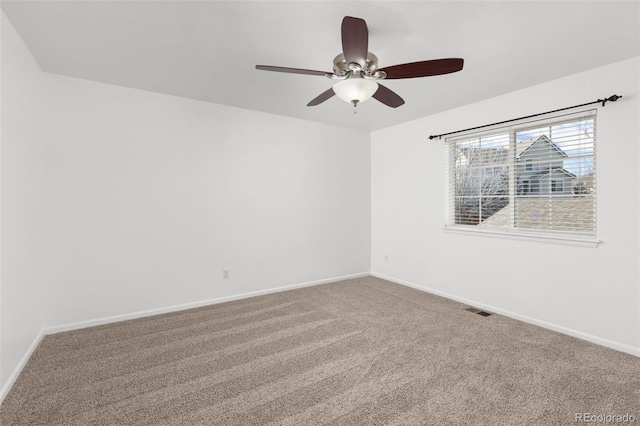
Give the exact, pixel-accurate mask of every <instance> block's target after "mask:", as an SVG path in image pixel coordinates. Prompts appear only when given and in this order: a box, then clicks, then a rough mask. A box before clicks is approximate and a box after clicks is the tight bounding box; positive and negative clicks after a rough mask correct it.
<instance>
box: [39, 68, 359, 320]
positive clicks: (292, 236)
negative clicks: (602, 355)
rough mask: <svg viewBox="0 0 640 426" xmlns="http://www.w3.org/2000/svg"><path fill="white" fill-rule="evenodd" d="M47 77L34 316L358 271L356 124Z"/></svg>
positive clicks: (91, 314)
mask: <svg viewBox="0 0 640 426" xmlns="http://www.w3.org/2000/svg"><path fill="white" fill-rule="evenodd" d="M45 83H46V87H47V94H48V100H49V105H48V108H47V111H48V116H47V117H46V119H45V120H44V126H45V127H46V129H47V135H48V137H47V143H48V144H47V188H46V190H47V221H46V230H47V241H48V243H47V244H48V246H47V248H48V252H49V261H50V263H49V269H48V273H47V286H46V287H47V288H46V292H45V294H46V300H47V303H46V313H45V323H46V325H47V326H49V327H55V326H59V325H64V324H69V323H76V322H83V321H90V320H95V319H100V318H105V317H112V316H118V315H126V314H129V313H134V312H140V311H145V310H152V309H157V308H163V307H167V306H175V305H181V304H185V303H193V302H198V301H203V300H209V299H216V298H221V297H227V296H233V295H238V294H244V293H249V292H255V291H261V290H265V289H270V288H274V287H280V286H287V285H294V284H299V283H305V282H310V281H316V280H321V279H329V278H333V277H341V276H345V275H350V274H357V273H367V272H368V271H369V270H370V236H371V233H370V232H371V231H370V214H371V210H370V135H369V133H368V132H361V131H355V130H348V129H344V128H338V127H333V126H328V125H323V124H317V123H311V122H307V121H303V120H298V119H291V118H285V117H281V116H276V115H270V114H264V113H258V112H253V111H248V110H242V109H237V108H230V107H224V106H220V105H214V104H209V103H205V102H199V101H193V100H188V99H183V98H177V97H171V96H166V95H159V94H154V93H149V92H143V91H138V90H132V89H127V88H122V87H116V86H110V85H105V84H100V83H94V82H89V81H85V80H79V79H73V78H67V77H61V76H57V75H51V74H46V80H45ZM223 268H228V269H229V271H230V279H228V280H223V279H222V269H223Z"/></svg>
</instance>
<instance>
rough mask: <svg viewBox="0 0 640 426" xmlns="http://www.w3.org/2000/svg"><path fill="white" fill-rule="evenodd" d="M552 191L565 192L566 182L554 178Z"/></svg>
mask: <svg viewBox="0 0 640 426" xmlns="http://www.w3.org/2000/svg"><path fill="white" fill-rule="evenodd" d="M551 192H564V182H563V181H561V180H552V181H551Z"/></svg>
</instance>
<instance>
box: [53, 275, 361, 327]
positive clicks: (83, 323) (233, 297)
mask: <svg viewBox="0 0 640 426" xmlns="http://www.w3.org/2000/svg"><path fill="white" fill-rule="evenodd" d="M369 275H371V274H370V273H369V272H361V273H358V274H351V275H343V276H340V277H332V278H326V279H322V280H316V281H309V282H305V283H299V284H292V285H287V286H282V287H275V288H270V289H266V290H258V291H252V292H249V293H241V294H234V295H231V296H224V297H217V298H214V299H208V300H200V301H198V302H191V303H183V304H180V305H173V306H166V307H163V308H157V309H149V310H146V311H139V312H132V313H129V314H122V315H114V316H110V317H103V318H97V319H93V320H87V321H80V322H74V323H69V324H62V325H55V326H51V327H45V328H44V329H43V331H44V334H45V335H49V334H55V333H61V332H63V331H71V330H78V329H81V328H87V327H94V326H96V325H103V324H110V323H114V322H119V321H126V320H131V319H136V318H143V317H149V316H153V315H159V314H166V313H170V312H177V311H184V310H186V309H193V308H199V307H202V306H207V305H215V304H218V303H224V302H230V301H232V300H239V299H246V298H249V297H255V296H262V295H264V294H269V293H277V292H281V291H287V290H293V289H296V288H302V287H310V286H314V285H320V284H328V283H332V282H336V281H342V280H348V279H352V278H360V277H366V276H369Z"/></svg>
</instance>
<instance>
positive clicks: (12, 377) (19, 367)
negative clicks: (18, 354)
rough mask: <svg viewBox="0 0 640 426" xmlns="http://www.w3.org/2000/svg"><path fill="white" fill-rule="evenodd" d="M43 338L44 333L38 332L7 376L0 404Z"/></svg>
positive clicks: (0, 390) (0, 395) (0, 396)
mask: <svg viewBox="0 0 640 426" xmlns="http://www.w3.org/2000/svg"><path fill="white" fill-rule="evenodd" d="M43 337H44V331H43V330H40V333H38V335H37V336H36V338H35V339H33V342H31V345H29V348H28V349H27V351H26V352H25V353H24V355H23V356H22V359H20V362H19V363H18V365H17V366H16V368H15V369H14V370H13V373H11V375H10V376H9V379H8V380H7V382H6V383H5V384H4V386H3V387H2V389H0V404H2V401H4V399H5V397H6V396H7V395H8V394H9V390H10V389H11V387H12V386H13V384H14V383H15V382H16V380H17V379H18V376H19V375H20V373H21V372H22V369H23V368H24V366H25V365H27V362H28V361H29V358H31V355H32V354H33V352H34V351H35V350H36V348H37V347H38V345H39V344H40V342H41V341H42V338H43Z"/></svg>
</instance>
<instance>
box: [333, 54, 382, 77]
mask: <svg viewBox="0 0 640 426" xmlns="http://www.w3.org/2000/svg"><path fill="white" fill-rule="evenodd" d="M358 68H360V67H359V66H358ZM377 69H378V57H377V56H376V55H374V54H373V53H371V52H368V53H367V61H366V63H365V65H364V68H360V71H361V72H362V74H363V75H364V76H367V77H373V76H374V73H375V72H376V70H377ZM352 71H353V69H352V67H351V66H350V64H348V63H347V61H346V60H345V59H344V53H340V54H339V55H338V56H336V57H335V58H334V60H333V72H334V73H335V74H336V75H339V76H346V75H347V74H349V73H350V72H352Z"/></svg>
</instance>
